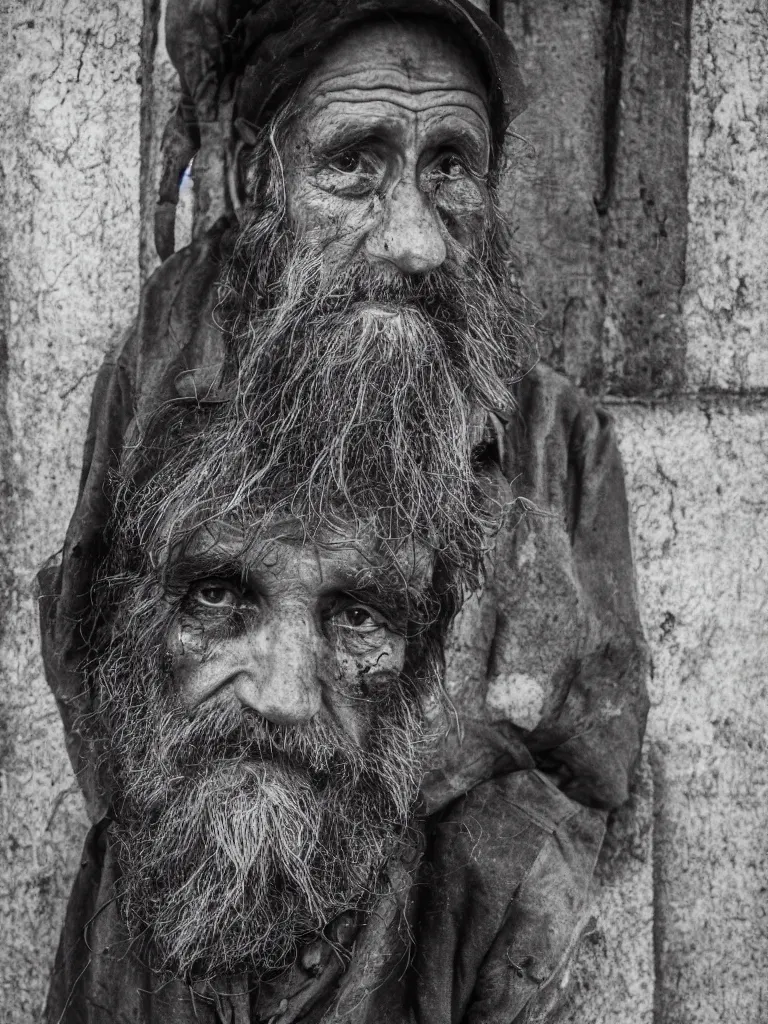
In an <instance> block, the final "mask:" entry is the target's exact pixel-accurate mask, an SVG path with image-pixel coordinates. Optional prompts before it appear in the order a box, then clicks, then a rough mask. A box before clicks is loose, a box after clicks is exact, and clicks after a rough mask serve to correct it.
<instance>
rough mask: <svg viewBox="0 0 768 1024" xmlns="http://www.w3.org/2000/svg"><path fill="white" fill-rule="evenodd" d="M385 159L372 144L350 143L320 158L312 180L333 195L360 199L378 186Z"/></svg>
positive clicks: (382, 174)
mask: <svg viewBox="0 0 768 1024" xmlns="http://www.w3.org/2000/svg"><path fill="white" fill-rule="evenodd" d="M385 174H386V161H385V160H384V159H382V156H381V154H380V153H379V152H378V151H377V150H376V148H375V147H369V146H350V147H349V148H347V149H343V150H340V151H338V152H336V153H331V154H328V155H327V156H323V157H322V158H321V164H320V166H319V168H318V171H317V172H316V177H315V181H316V183H317V184H318V185H319V186H320V188H322V189H325V190H326V191H327V192H330V193H332V194H333V195H340V196H345V197H350V198H361V197H364V196H368V195H370V193H371V192H372V191H375V190H376V189H377V188H379V186H380V185H381V182H382V180H383V178H384V175H385Z"/></svg>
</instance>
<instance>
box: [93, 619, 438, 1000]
mask: <svg viewBox="0 0 768 1024" xmlns="http://www.w3.org/2000/svg"><path fill="white" fill-rule="evenodd" d="M153 615H154V616H155V617H156V616H157V611H156V606H155V611H154V612H153V611H151V610H149V609H148V608H146V607H145V610H144V611H143V612H142V611H140V610H139V611H138V612H137V611H136V610H135V608H134V611H133V612H132V613H131V614H130V615H129V616H126V615H125V614H123V615H121V616H118V623H117V625H118V627H120V629H121V630H122V627H124V626H126V625H127V626H128V628H127V630H126V631H125V632H122V639H121V640H120V641H118V642H116V643H114V644H113V645H112V647H111V649H110V651H109V653H108V654H107V656H106V657H104V658H102V659H101V663H100V664H99V665H98V667H97V673H96V676H97V680H98V688H99V705H100V715H101V728H102V729H103V730H106V732H107V733H108V735H110V737H111V741H110V743H111V745H110V751H109V762H110V766H111V772H112V777H113V784H114V786H115V789H116V792H117V793H118V794H119V796H118V798H117V800H116V808H117V822H116V824H115V826H114V835H115V838H116V840H117V843H118V847H117V851H118V854H117V855H118V862H119V864H120V867H121V871H122V878H121V881H120V885H119V902H120V906H121V910H122V913H123V916H124V918H125V920H126V922H127V924H128V926H129V930H130V932H131V933H132V934H133V935H134V936H135V937H137V938H139V937H141V938H142V940H143V941H142V943H141V947H140V948H141V949H142V951H143V955H144V956H145V957H146V958H147V961H148V962H149V963H150V965H151V966H152V967H153V968H154V969H156V970H160V971H162V972H166V973H168V974H170V975H172V976H174V977H180V978H184V979H187V980H190V981H191V980H195V979H210V978H213V977H216V976H221V975H229V974H233V973H239V972H242V971H248V972H250V973H251V974H252V975H253V976H255V977H259V976H263V975H264V974H266V973H268V972H270V971H274V970H277V969H280V968H283V967H285V966H286V965H287V964H289V963H290V962H291V959H292V957H293V956H294V954H295V950H296V948H297V946H298V945H300V944H301V943H302V942H303V941H306V940H309V939H310V938H313V937H316V936H317V935H318V934H319V933H320V932H321V931H322V929H323V928H324V926H325V925H327V924H328V923H329V922H330V921H332V920H333V919H334V918H335V917H337V916H338V915H339V914H341V913H342V912H345V911H349V910H357V909H361V910H365V909H366V908H367V907H369V906H370V905H371V903H372V901H373V899H374V897H375V895H376V893H377V892H379V891H381V887H382V886H383V885H384V884H385V881H386V880H385V877H384V875H383V872H382V869H383V867H384V865H385V864H386V862H387V860H388V858H389V857H391V856H393V855H394V854H396V852H397V851H398V850H400V849H401V848H402V844H403V842H404V841H405V838H406V836H407V833H408V821H409V812H410V811H411V806H412V803H413V801H414V799H415V797H416V793H417V790H418V781H419V776H420V763H421V751H422V750H423V736H422V734H423V714H422V711H421V700H420V698H419V697H418V696H417V694H416V688H415V687H414V686H413V685H411V684H409V682H408V681H407V680H406V679H404V678H401V677H396V676H394V675H393V676H392V678H390V679H387V680H383V679H382V685H381V686H380V687H379V686H377V693H378V694H379V696H378V697H376V696H374V697H373V698H371V706H370V731H369V737H370V739H369V740H368V741H367V743H366V745H365V746H364V747H363V748H362V749H361V748H360V747H358V746H356V745H355V744H353V743H352V741H350V740H349V739H348V738H347V736H346V735H345V733H344V732H343V730H342V729H341V728H340V727H338V726H337V725H336V724H335V723H334V721H333V720H330V719H329V720H319V721H313V722H311V723H309V724H308V725H306V726H300V727H290V728H289V727H283V726H279V725H275V724H273V723H271V722H268V721H266V720H264V719H263V718H261V717H260V716H258V715H255V714H251V713H249V712H247V711H246V712H243V711H241V710H240V709H239V708H231V707H216V706H211V707H209V708H203V709H200V710H199V711H198V712H197V713H196V714H195V715H194V717H193V718H191V719H190V718H188V717H187V716H186V715H184V714H183V713H182V712H181V711H180V710H179V709H178V708H177V707H176V706H175V704H174V701H173V699H172V698H171V697H170V696H169V694H171V693H172V681H171V680H170V679H168V678H166V677H165V673H164V672H163V671H162V670H158V667H157V665H156V664H153V662H154V661H155V660H156V657H155V655H154V654H153V653H152V651H153V650H155V649H156V645H153V643H152V642H151V641H148V640H147V638H148V637H149V636H150V635H152V634H154V633H155V630H153V629H151V628H150V625H149V620H150V619H151V617H152V616H153ZM121 620H122V621H121ZM155 625H156V624H155ZM114 635H119V634H117V630H115V632H113V636H114ZM155 635H156V634H155ZM137 646H138V647H139V648H141V647H143V648H144V652H145V653H144V655H143V656H141V655H138V656H137ZM432 683H433V685H435V686H436V685H437V680H436V679H433V680H432ZM419 691H420V693H421V694H422V696H423V692H424V681H423V680H422V682H421V684H420V686H419Z"/></svg>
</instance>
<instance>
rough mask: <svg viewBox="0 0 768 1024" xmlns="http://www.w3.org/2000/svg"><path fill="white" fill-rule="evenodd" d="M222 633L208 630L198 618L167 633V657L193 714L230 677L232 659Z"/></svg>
mask: <svg viewBox="0 0 768 1024" xmlns="http://www.w3.org/2000/svg"><path fill="white" fill-rule="evenodd" d="M221 633H222V631H220V630H219V631H217V630H215V629H204V628H203V627H202V625H201V624H200V623H199V622H197V621H196V620H194V619H188V618H185V617H183V616H182V617H181V618H179V619H178V620H177V621H176V622H174V623H173V624H172V625H171V626H170V628H169V630H168V632H167V634H166V645H165V646H166V655H167V658H168V662H169V667H170V673H171V678H172V680H173V684H174V687H175V690H176V694H177V695H178V698H179V699H180V701H181V703H182V705H183V706H184V707H185V708H186V709H187V711H192V710H193V709H194V708H196V707H197V705H198V704H201V703H202V702H203V701H205V700H207V699H208V698H209V697H210V696H212V695H213V694H215V693H216V692H217V691H218V690H219V688H220V681H221V678H222V677H223V676H225V675H226V674H227V668H228V664H229V662H230V661H231V656H229V655H228V653H227V652H228V647H229V645H228V644H227V643H222V642H221V641H222V636H221Z"/></svg>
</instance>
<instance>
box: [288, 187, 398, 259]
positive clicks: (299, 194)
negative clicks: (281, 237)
mask: <svg viewBox="0 0 768 1024" xmlns="http://www.w3.org/2000/svg"><path fill="white" fill-rule="evenodd" d="M287 208H288V222H289V224H290V226H291V227H292V229H293V230H294V231H295V232H296V234H297V235H299V236H300V237H302V238H305V239H306V240H308V241H309V242H312V243H314V244H315V245H317V246H318V247H320V248H322V249H324V250H326V251H327V252H329V253H333V252H334V251H338V252H339V253H341V252H350V253H351V252H355V251H356V250H357V249H359V248H360V246H361V245H362V243H363V241H364V240H365V237H366V236H367V235H368V233H369V232H370V231H371V230H372V229H373V227H374V226H375V224H376V222H377V221H378V219H379V217H380V215H381V200H380V199H379V197H378V196H369V197H366V198H364V199H360V198H349V197H344V196H336V195H333V194H332V193H330V192H326V191H325V190H323V189H320V188H317V186H315V185H313V184H312V182H311V181H308V180H306V179H305V180H303V181H301V182H298V181H296V182H294V185H293V187H292V188H291V189H289V191H288V196H287Z"/></svg>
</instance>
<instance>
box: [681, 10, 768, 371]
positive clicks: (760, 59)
mask: <svg viewBox="0 0 768 1024" xmlns="http://www.w3.org/2000/svg"><path fill="white" fill-rule="evenodd" d="M766 19H768V11H767V10H766V5H765V3H764V2H763V0H706V2H697V3H695V4H693V24H692V33H691V35H692V39H691V42H692V48H691V88H690V94H689V100H690V102H689V108H690V188H689V192H688V224H689V228H688V231H689V238H690V244H689V247H688V261H687V263H688V274H687V285H686V290H685V314H686V321H687V331H688V351H689V359H688V376H689V383H690V385H692V386H695V387H712V388H726V389H730V390H745V389H751V388H759V387H762V388H765V387H768V274H766V266H768V102H766V81H768V28H767V27H766Z"/></svg>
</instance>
